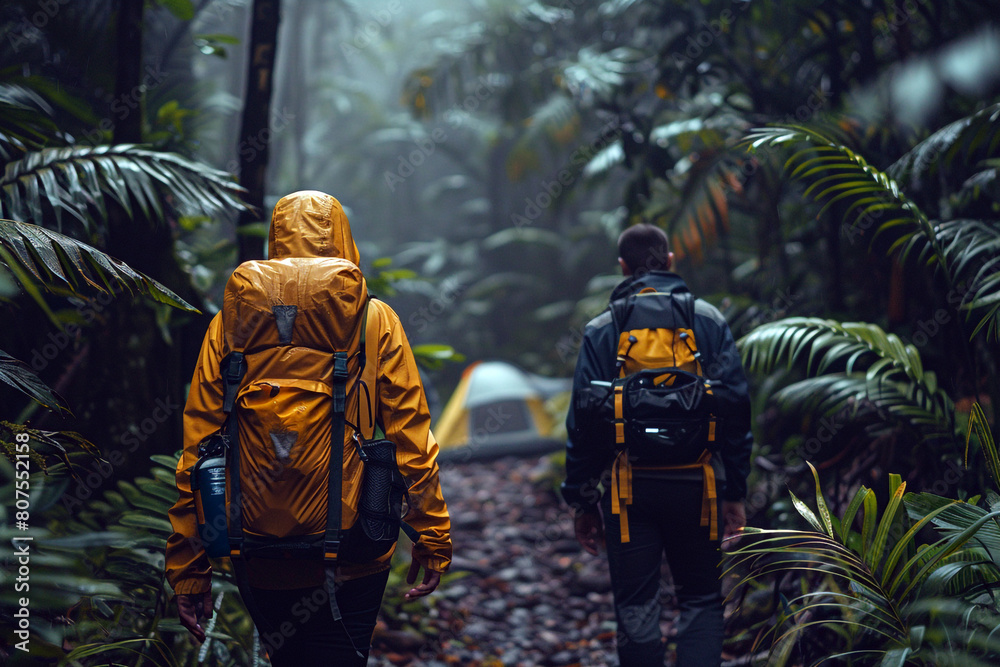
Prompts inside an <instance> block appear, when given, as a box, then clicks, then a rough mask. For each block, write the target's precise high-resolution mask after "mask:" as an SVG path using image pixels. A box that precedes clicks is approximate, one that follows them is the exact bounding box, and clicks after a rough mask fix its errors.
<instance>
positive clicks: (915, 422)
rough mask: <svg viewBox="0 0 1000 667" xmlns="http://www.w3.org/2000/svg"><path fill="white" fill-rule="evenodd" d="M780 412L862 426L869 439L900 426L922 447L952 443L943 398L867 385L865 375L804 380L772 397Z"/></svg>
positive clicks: (910, 388)
mask: <svg viewBox="0 0 1000 667" xmlns="http://www.w3.org/2000/svg"><path fill="white" fill-rule="evenodd" d="M772 400H773V402H774V404H775V405H777V406H778V407H779V408H781V410H782V411H784V412H787V413H792V414H803V413H804V414H816V415H823V416H826V417H833V416H836V417H837V418H838V419H843V420H845V421H846V422H859V423H863V421H862V417H864V416H868V417H869V419H872V420H873V422H872V423H869V425H868V429H867V433H868V435H869V436H870V437H872V438H877V437H881V436H885V435H888V434H889V433H890V432H891V431H892V430H893V429H896V428H899V427H903V428H906V429H909V430H911V431H914V432H916V433H917V434H918V435H919V439H920V440H921V441H924V442H929V441H936V440H946V441H950V440H953V439H954V437H955V425H954V420H953V418H952V417H951V413H952V411H953V406H952V404H951V401H950V399H948V397H947V396H946V395H945V394H944V393H943V392H939V393H938V394H928V393H927V392H926V391H923V390H922V389H921V388H920V387H919V386H917V385H914V384H913V383H906V382H891V381H886V380H881V381H877V380H876V381H873V380H870V379H868V378H867V377H866V376H865V375H863V374H860V373H855V374H852V375H847V374H843V373H835V374H832V375H823V376H820V377H815V378H809V379H807V380H802V381H800V382H796V383H793V384H790V385H788V386H787V387H784V388H783V389H781V390H780V391H778V392H776V393H775V394H774V396H773V398H772Z"/></svg>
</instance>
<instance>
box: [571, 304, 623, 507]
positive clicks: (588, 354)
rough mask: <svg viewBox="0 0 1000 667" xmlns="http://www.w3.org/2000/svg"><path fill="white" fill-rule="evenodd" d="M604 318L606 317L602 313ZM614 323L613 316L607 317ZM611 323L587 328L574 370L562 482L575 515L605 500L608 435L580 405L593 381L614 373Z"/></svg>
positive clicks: (595, 324)
mask: <svg viewBox="0 0 1000 667" xmlns="http://www.w3.org/2000/svg"><path fill="white" fill-rule="evenodd" d="M602 317H603V316H602ZM607 320H608V323H610V316H607ZM607 329H608V326H603V327H602V326H600V318H598V320H595V322H594V323H591V324H590V325H588V326H587V328H586V329H585V330H584V334H583V341H582V343H581V345H580V355H579V356H578V357H577V361H576V370H575V371H574V373H573V396H572V399H571V403H570V409H569V413H568V415H567V416H566V433H567V441H566V480H565V481H564V482H563V483H562V496H563V500H565V501H566V503H567V504H568V505H569V506H570V508H571V509H572V511H573V513H574V514H583V513H586V512H596V511H597V503H598V502H599V501H600V499H601V491H600V483H601V476H602V475H603V474H604V471H605V469H606V468H607V466H608V463H609V460H608V458H609V457H608V454H609V451H610V449H609V447H608V443H607V437H609V436H608V434H607V433H604V432H602V431H601V430H600V429H599V428H598V427H597V425H596V424H593V423H590V422H589V421H588V419H587V411H586V410H583V409H580V408H578V407H577V406H578V398H579V396H580V392H581V391H582V390H584V389H585V388H587V387H589V386H590V381H591V380H605V381H607V380H610V379H611V376H612V374H613V373H614V354H615V352H614V347H613V340H612V339H611V337H610V336H609V335H608V332H607Z"/></svg>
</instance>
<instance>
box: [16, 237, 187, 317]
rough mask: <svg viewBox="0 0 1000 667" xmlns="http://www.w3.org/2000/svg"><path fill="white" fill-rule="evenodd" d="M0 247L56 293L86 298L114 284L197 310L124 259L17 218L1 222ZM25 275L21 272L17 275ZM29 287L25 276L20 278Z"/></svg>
mask: <svg viewBox="0 0 1000 667" xmlns="http://www.w3.org/2000/svg"><path fill="white" fill-rule="evenodd" d="M0 250H3V251H5V252H4V253H3V254H2V258H3V259H4V261H5V262H7V263H8V266H11V263H13V264H14V266H15V267H16V268H18V269H21V270H23V271H26V272H28V273H30V274H31V276H32V277H33V280H32V282H33V283H34V284H35V285H39V286H41V287H43V288H45V289H47V290H48V291H50V292H53V293H56V294H71V295H75V296H85V295H86V294H87V292H95V291H96V292H101V293H105V294H108V293H112V294H113V293H114V292H113V291H112V289H111V287H112V286H114V287H120V288H124V289H127V290H128V291H130V292H131V291H133V290H134V291H136V292H138V293H139V294H141V295H143V296H145V297H147V298H149V299H152V300H154V301H159V302H160V303H165V304H167V305H169V306H173V307H175V308H180V309H181V310H186V311H189V312H199V311H198V309H197V308H195V307H194V306H192V305H191V304H189V303H188V302H186V301H184V300H183V299H181V298H180V297H179V296H177V295H176V294H174V292H173V291H171V290H170V289H168V288H166V287H165V286H163V285H161V284H160V283H158V282H157V281H155V280H153V279H152V278H150V277H149V276H146V275H144V274H142V273H139V272H138V271H135V270H134V269H132V268H131V267H129V266H128V265H127V264H125V263H124V262H121V261H119V260H117V259H115V258H113V257H111V256H110V255H107V254H105V253H103V252H101V251H100V250H98V249H97V248H94V247H93V246H90V245H87V244H86V243H83V242H81V241H77V240H76V239H72V238H70V237H68V236H64V235H63V234H59V233H57V232H53V231H50V230H48V229H45V228H44V227H39V226H37V225H30V224H28V223H24V222H15V221H13V220H0ZM15 275H19V276H20V275H23V274H15ZM20 282H21V284H22V285H25V283H24V282H23V279H22V280H20Z"/></svg>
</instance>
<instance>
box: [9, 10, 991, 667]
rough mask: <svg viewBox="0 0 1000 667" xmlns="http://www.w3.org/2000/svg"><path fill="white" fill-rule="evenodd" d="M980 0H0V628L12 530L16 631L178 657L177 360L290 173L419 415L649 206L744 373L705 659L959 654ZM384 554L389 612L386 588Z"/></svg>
mask: <svg viewBox="0 0 1000 667" xmlns="http://www.w3.org/2000/svg"><path fill="white" fill-rule="evenodd" d="M998 15H1000V2H997V1H996V0H820V1H817V0H813V1H805V0H787V1H783V2H780V3H779V2H763V1H758V0H604V1H597V0H595V1H593V2H589V1H583V0H553V1H552V2H531V1H528V0H506V1H504V0H434V2H426V3H415V2H404V1H403V0H388V1H384V2H373V3H361V2H351V1H350V0H335V1H319V0H253V1H251V0H147V1H145V2H141V1H137V0H95V1H94V2H85V3H84V2H66V1H65V0H9V1H7V2H4V3H3V6H2V7H0V27H2V29H0V165H2V167H3V169H2V171H0V218H3V220H0V302H2V303H0V308H2V311H3V326H2V328H0V350H2V351H0V380H3V383H2V384H3V386H2V389H0V401H2V406H3V408H2V414H0V418H2V420H3V421H0V441H2V443H3V447H4V449H5V452H6V454H7V456H6V457H0V484H2V486H0V496H2V498H3V502H2V505H3V509H2V510H0V533H2V537H3V539H2V540H0V559H2V560H3V563H4V568H3V571H2V573H0V581H2V588H0V617H2V619H3V630H0V654H8V655H10V656H11V657H12V658H13V659H15V660H16V659H25V656H23V655H18V653H19V652H18V651H17V649H16V644H17V643H18V642H19V641H22V640H23V637H21V636H19V635H17V634H16V633H15V630H16V629H17V628H18V627H19V626H18V620H17V619H16V618H15V614H16V613H17V612H18V610H19V609H20V606H19V605H20V603H19V597H21V596H20V594H19V593H17V592H16V591H15V586H14V584H15V578H16V576H17V564H16V563H17V561H16V555H15V554H16V547H15V543H14V541H13V538H15V537H18V536H24V535H25V534H30V535H31V536H32V537H33V539H34V543H33V547H32V557H31V591H30V592H31V596H30V597H31V608H30V611H31V615H32V622H31V625H30V637H31V650H32V656H31V659H32V660H37V661H50V662H52V663H53V664H55V663H57V662H59V663H61V664H73V665H76V664H97V663H100V664H107V661H108V660H113V661H114V662H115V664H140V663H141V664H163V665H167V664H177V665H189V664H196V663H197V661H198V659H199V656H198V651H199V649H198V647H197V646H195V645H194V644H193V643H191V641H190V640H189V639H188V638H187V636H186V633H185V632H184V631H183V629H182V628H180V626H179V625H178V623H177V622H176V613H175V610H174V608H173V606H172V604H171V602H170V590H169V587H168V586H166V584H165V582H164V580H163V578H162V558H163V557H162V548H163V541H164V539H165V537H166V535H167V534H168V533H169V524H168V523H167V520H166V509H167V507H169V506H170V504H172V502H173V500H174V498H175V497H176V492H175V491H174V490H173V468H174V462H175V461H176V455H177V450H178V448H179V445H180V443H181V408H182V406H183V402H184V398H185V395H186V384H187V382H189V380H190V374H191V370H192V368H193V365H194V359H195V355H196V354H197V350H198V347H199V345H200V342H201V339H202V336H203V334H204V331H205V329H206V327H207V324H208V321H209V319H210V317H211V315H212V314H213V313H214V312H216V311H217V310H218V308H219V305H220V303H221V293H222V289H223V287H224V285H225V281H226V279H227V278H228V276H229V274H230V273H231V271H232V269H233V268H234V267H235V266H236V264H237V263H238V262H239V261H243V260H246V259H254V258H260V257H262V256H263V252H264V250H263V247H264V243H265V238H266V230H267V222H268V220H269V215H270V210H271V207H272V206H273V204H274V202H275V201H276V200H277V199H278V198H279V197H280V196H282V195H284V194H287V193H289V192H292V191H295V190H302V189H318V190H323V191H326V192H329V193H331V194H333V195H335V196H337V197H338V198H339V199H340V200H341V202H342V203H343V204H344V207H345V209H346V211H347V213H348V217H349V219H350V220H351V224H352V228H353V230H354V234H355V237H356V239H357V241H358V245H359V248H360V251H361V255H362V269H363V270H364V271H365V273H366V276H367V277H368V278H369V284H370V286H371V288H372V291H373V292H375V293H376V294H378V295H379V296H380V297H381V298H383V299H385V300H386V301H388V302H389V303H390V305H392V307H393V308H394V309H396V311H397V312H398V313H399V314H400V316H401V318H402V321H403V324H404V326H405V328H406V331H407V334H408V336H409V338H410V341H411V343H413V344H414V346H415V347H416V349H417V351H418V353H419V356H420V359H421V361H422V363H423V365H424V368H425V371H426V379H427V384H428V391H429V394H430V395H431V399H432V409H433V410H434V411H435V416H436V414H437V413H438V412H439V411H440V408H441V406H442V404H443V402H444V400H446V399H447V397H448V396H449V395H450V393H451V391H452V390H453V389H454V387H455V385H456V384H457V382H458V379H459V377H460V374H461V371H462V369H463V368H464V366H465V365H466V363H468V362H471V361H475V360H480V359H502V360H506V361H510V362H513V363H515V364H517V365H519V366H520V367H522V368H524V369H526V370H529V371H531V372H534V373H539V374H542V375H548V376H552V377H568V376H569V375H571V374H572V369H573V366H574V363H575V360H576V352H577V346H578V343H579V340H580V334H581V330H582V326H583V325H584V324H585V323H586V322H587V320H588V319H590V318H591V317H592V316H594V315H595V314H596V313H598V312H599V311H600V310H601V309H602V308H603V306H604V305H605V304H606V301H607V297H608V295H609V294H610V291H611V289H612V287H613V286H614V285H615V284H616V283H617V282H618V281H619V280H620V275H619V274H618V273H617V271H616V269H617V267H616V262H615V255H616V253H615V239H616V238H617V235H618V234H619V233H620V231H621V230H622V229H623V228H624V227H626V226H627V225H629V224H632V223H635V222H639V221H647V222H652V223H655V224H657V225H660V226H662V227H663V228H664V229H665V230H667V232H668V233H669V234H670V236H671V239H672V242H673V247H674V250H675V252H676V254H677V256H678V261H677V265H676V266H677V270H678V272H679V273H680V274H681V275H682V276H684V277H685V278H686V279H687V280H688V281H689V284H690V285H691V286H692V288H693V290H694V291H695V292H696V293H698V294H699V295H700V296H702V297H703V298H705V299H707V300H708V301H710V302H711V303H713V304H715V305H716V306H718V307H719V308H720V309H721V310H722V312H723V313H724V314H725V315H726V317H727V318H728V320H729V322H730V326H731V327H732V329H733V332H734V334H735V335H736V337H737V338H738V339H739V341H740V342H739V344H740V348H741V351H742V353H743V356H744V362H745V365H746V368H747V371H748V374H749V375H750V377H751V381H752V383H753V387H754V408H755V409H754V417H755V419H754V429H755V435H756V443H757V444H756V449H755V452H754V461H755V469H754V473H753V476H752V478H751V495H750V497H749V499H748V514H749V522H750V525H752V526H755V527H757V528H759V529H761V531H762V532H760V533H759V534H758V535H756V536H753V537H752V538H744V540H743V541H742V542H741V543H740V544H739V546H738V549H737V550H736V551H735V552H734V553H733V554H732V555H731V556H729V557H728V559H727V564H728V565H727V567H731V568H732V569H731V570H730V571H729V579H730V580H731V582H730V583H731V584H732V585H733V591H734V592H733V595H732V597H731V605H730V606H731V608H732V609H735V608H736V606H737V605H739V608H740V612H739V614H734V615H733V618H734V620H733V621H732V622H731V632H730V634H731V636H732V639H731V644H730V645H729V648H730V649H731V653H732V655H734V656H737V657H736V658H734V660H736V661H737V663H743V664H749V663H750V662H751V661H752V660H756V661H757V662H758V663H761V664H763V663H764V662H768V661H769V663H770V664H812V663H813V662H815V661H817V660H820V659H822V658H827V657H830V656H834V655H837V656H840V657H839V658H838V660H839V661H840V662H841V663H842V664H859V665H860V664H894V665H904V664H914V665H924V664H927V665H932V664H944V663H945V662H947V663H948V664H951V661H958V662H961V661H964V662H962V664H995V663H996V661H997V660H998V659H1000V636H995V634H994V633H993V632H992V630H993V629H994V628H995V627H997V626H998V625H1000V601H998V599H997V598H996V588H997V584H998V582H1000V523H998V522H997V517H998V515H1000V495H998V492H1000V459H998V457H997V455H996V449H995V444H994V440H993V433H994V431H995V427H996V412H995V410H996V406H997V405H998V401H1000V372H998V371H1000V369H998V367H997V364H998V361H1000V345H998V337H1000V180H998V168H1000V31H998V29H997V26H996V24H995V20H994V17H995V16H998ZM111 258H114V259H111ZM551 407H552V410H553V412H554V415H555V416H556V417H557V418H561V414H560V410H563V411H564V410H565V401H563V402H562V403H561V404H559V403H558V402H556V404H554V405H552V406H551ZM25 443H27V444H28V447H27V448H25V447H23V445H24V444H25ZM18 445H22V447H20V448H19V447H18ZM26 450H29V451H26ZM25 454H27V455H28V456H27V458H25V456H24V455H25ZM19 455H20V456H21V458H20V459H19V458H18V457H19ZM28 461H30V472H31V477H30V485H28V486H30V503H28V504H27V505H25V504H24V503H21V504H20V505H19V504H18V501H19V500H23V498H20V497H19V496H18V490H19V489H22V490H23V489H24V488H27V487H26V486H25V484H24V483H23V481H24V480H23V479H19V478H18V476H17V470H18V468H17V467H16V466H18V465H19V464H20V466H21V469H24V466H25V464H26V462H28ZM547 465H549V466H550V467H551V474H550V475H548V476H545V477H543V478H541V479H540V481H539V482H538V483H540V484H546V485H548V486H549V488H548V493H549V495H550V496H551V498H552V500H553V502H557V499H556V497H555V495H554V494H555V491H554V489H555V484H556V483H557V482H558V478H559V475H560V471H559V466H560V462H559V456H558V455H557V456H554V457H552V458H551V459H550V460H548V463H547ZM789 491H791V492H792V493H791V494H790V493H789ZM800 498H802V499H806V498H808V500H800ZM29 506H30V528H29V532H27V533H25V532H24V531H23V530H22V529H20V528H19V527H18V525H17V522H18V521H21V520H22V515H19V514H18V512H19V511H25V510H24V508H25V507H29ZM567 516H568V515H567ZM567 516H563V517H562V520H563V522H564V523H565V521H566V520H567ZM403 567H405V564H404V566H403ZM217 578H218V586H219V587H220V590H229V591H232V590H233V587H232V583H231V582H230V581H229V580H228V579H227V575H226V573H224V572H220V573H219V574H218V576H217ZM397 588H398V586H397ZM392 590H393V589H392V586H391V585H390V592H389V593H388V594H387V595H388V598H387V603H386V607H387V610H388V611H387V615H388V617H387V618H388V620H387V621H386V622H387V623H388V624H389V625H393V624H405V622H406V621H405V614H402V615H398V614H397V615H393V614H394V612H393V611H392V610H393V609H398V608H399V605H400V604H401V603H400V602H399V601H398V600H394V599H392V596H393V595H394V593H392ZM431 604H432V605H433V604H434V602H433V601H432V602H431ZM425 629H426V628H425ZM215 632H216V637H217V639H216V641H215V642H214V645H213V648H212V650H211V651H209V652H208V653H207V655H202V656H201V657H202V658H203V659H205V660H207V661H209V662H213V664H214V663H217V664H249V663H250V662H251V660H252V655H253V654H254V652H255V650H256V649H255V648H254V643H253V637H252V632H251V630H250V627H249V624H248V622H247V620H246V616H245V613H244V612H243V611H242V610H241V608H240V607H239V602H238V597H237V596H235V595H229V596H227V597H226V598H225V602H224V604H223V607H222V609H221V610H220V614H219V620H218V622H217V625H216V629H215ZM202 653H205V651H203V652H202ZM883 661H885V662H883ZM12 664H14V663H13V662H12ZM25 664H27V663H25ZM413 664H420V663H413ZM483 664H507V663H500V662H498V663H483ZM559 664H562V663H559Z"/></svg>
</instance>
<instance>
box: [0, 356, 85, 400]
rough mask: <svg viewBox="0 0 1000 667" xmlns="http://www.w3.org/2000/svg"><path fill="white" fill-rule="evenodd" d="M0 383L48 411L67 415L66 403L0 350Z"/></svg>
mask: <svg viewBox="0 0 1000 667" xmlns="http://www.w3.org/2000/svg"><path fill="white" fill-rule="evenodd" d="M0 381H3V382H5V383H6V384H8V385H10V386H11V387H14V388H15V389H17V390H18V391H20V392H21V393H23V394H27V395H28V396H30V397H31V399H32V400H34V401H37V402H38V403H40V404H41V405H43V406H45V407H46V408H48V409H50V410H55V411H57V412H66V413H69V412H70V409H69V407H68V406H67V405H66V402H65V401H64V400H63V398H62V397H60V396H59V395H58V394H56V393H55V392H54V391H52V390H51V389H50V388H49V387H48V385H46V384H45V383H44V382H42V380H41V378H39V377H38V376H37V375H35V373H34V371H32V370H31V368H30V367H29V366H28V365H27V364H26V363H24V362H23V361H19V360H17V359H15V358H14V357H12V356H10V355H9V354H7V353H6V352H4V351H3V350H0Z"/></svg>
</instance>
